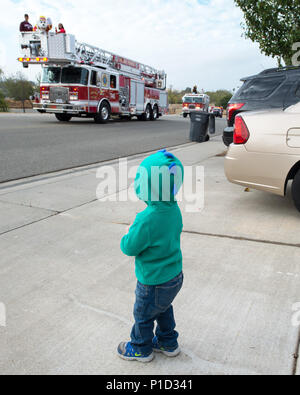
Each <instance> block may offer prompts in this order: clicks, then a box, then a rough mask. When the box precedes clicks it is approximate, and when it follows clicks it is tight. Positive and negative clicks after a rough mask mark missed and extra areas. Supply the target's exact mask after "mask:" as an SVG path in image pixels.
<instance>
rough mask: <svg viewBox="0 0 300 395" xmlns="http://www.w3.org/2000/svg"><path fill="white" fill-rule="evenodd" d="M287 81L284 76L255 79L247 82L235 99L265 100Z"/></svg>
mask: <svg viewBox="0 0 300 395" xmlns="http://www.w3.org/2000/svg"><path fill="white" fill-rule="evenodd" d="M284 80H285V77H284V76H282V75H281V76H272V77H265V78H254V79H252V80H249V81H246V82H245V83H244V85H243V86H242V87H241V88H240V89H239V91H238V92H237V93H236V95H235V97H234V98H239V99H244V100H246V99H263V98H266V97H268V96H270V95H271V94H272V93H273V92H274V91H275V90H276V89H277V88H278V87H279V86H280V85H281V84H282V82H283V81H284Z"/></svg>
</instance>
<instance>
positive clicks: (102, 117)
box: [94, 102, 111, 123]
mask: <svg viewBox="0 0 300 395" xmlns="http://www.w3.org/2000/svg"><path fill="white" fill-rule="evenodd" d="M110 113H111V111H110V106H109V104H108V103H106V102H104V103H102V104H101V106H100V109H99V112H98V114H97V115H96V116H95V118H94V119H95V122H96V123H107V122H108V121H109V119H110Z"/></svg>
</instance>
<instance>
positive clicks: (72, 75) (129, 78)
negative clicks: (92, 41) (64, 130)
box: [18, 31, 168, 123]
mask: <svg viewBox="0 0 300 395" xmlns="http://www.w3.org/2000/svg"><path fill="white" fill-rule="evenodd" d="M20 40H21V50H22V53H23V55H22V57H20V58H18V60H19V61H20V62H21V63H22V64H23V66H24V67H28V66H29V65H36V64H39V65H42V80H41V84H40V102H39V103H36V104H35V105H34V109H35V110H37V111H38V112H40V113H52V114H54V115H55V116H56V118H57V119H58V120H59V121H61V122H67V121H70V120H71V119H72V117H86V118H94V120H95V122H97V123H106V122H108V121H109V119H110V118H111V117H112V116H118V117H127V118H132V117H137V118H138V119H139V120H141V121H155V120H157V119H158V118H159V117H160V116H162V115H164V114H167V113H168V95H167V91H166V73H165V72H164V71H159V70H156V69H154V68H153V67H150V66H147V65H144V64H142V63H139V62H135V61H132V60H129V59H127V58H124V57H120V56H118V55H116V54H113V53H111V52H108V51H105V50H103V49H100V48H97V47H94V46H91V45H88V44H81V43H78V42H77V41H76V39H75V36H74V35H71V34H65V33H61V34H55V32H51V31H50V32H48V34H43V32H22V33H21V37H20Z"/></svg>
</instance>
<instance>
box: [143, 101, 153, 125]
mask: <svg viewBox="0 0 300 395" xmlns="http://www.w3.org/2000/svg"><path fill="white" fill-rule="evenodd" d="M151 114H152V108H151V106H150V104H148V105H147V107H146V112H144V114H143V115H142V120H143V121H150V120H151Z"/></svg>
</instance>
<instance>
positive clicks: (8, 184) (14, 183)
mask: <svg viewBox="0 0 300 395" xmlns="http://www.w3.org/2000/svg"><path fill="white" fill-rule="evenodd" d="M195 144H197V143H194V142H189V143H185V144H180V145H175V146H172V147H166V149H168V150H172V151H175V152H176V151H178V150H180V149H182V148H186V147H189V146H192V145H195ZM159 149H162V148H157V149H155V150H151V151H145V152H140V153H138V154H134V155H130V156H127V157H126V158H127V159H128V160H129V161H133V160H136V159H139V158H142V157H144V156H145V155H151V154H153V153H155V152H157V150H159ZM124 158H125V157H119V158H115V159H110V160H106V161H102V162H95V163H91V164H89V165H83V166H77V167H71V168H67V169H63V170H57V171H53V172H49V173H43V174H37V175H33V176H28V177H24V178H18V179H15V180H10V181H3V182H0V191H1V190H5V189H9V188H14V187H18V186H21V185H26V184H30V183H33V182H38V181H45V180H50V179H52V178H57V177H63V176H66V175H72V174H76V173H80V172H84V171H89V170H94V169H97V168H98V167H100V166H107V165H114V164H116V163H118V162H119V160H122V159H124Z"/></svg>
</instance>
